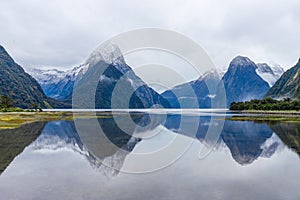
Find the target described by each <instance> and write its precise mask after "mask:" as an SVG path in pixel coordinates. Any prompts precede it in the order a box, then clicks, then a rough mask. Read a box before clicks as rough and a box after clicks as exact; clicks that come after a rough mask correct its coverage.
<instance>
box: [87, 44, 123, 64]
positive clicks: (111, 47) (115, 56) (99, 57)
mask: <svg viewBox="0 0 300 200" xmlns="http://www.w3.org/2000/svg"><path fill="white" fill-rule="evenodd" d="M100 61H104V62H105V63H107V64H114V65H126V64H125V60H124V57H123V55H122V52H121V50H120V49H119V47H118V46H117V45H116V44H115V43H113V42H111V41H108V42H106V43H104V44H102V45H100V46H99V47H97V48H96V50H94V51H93V52H92V53H91V54H90V56H89V57H88V59H87V60H86V62H85V63H86V64H90V65H94V64H96V63H98V62H100Z"/></svg>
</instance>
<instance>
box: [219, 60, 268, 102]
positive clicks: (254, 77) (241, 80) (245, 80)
mask: <svg viewBox="0 0 300 200" xmlns="http://www.w3.org/2000/svg"><path fill="white" fill-rule="evenodd" d="M257 68H258V67H257V65H256V64H255V63H254V62H252V61H251V60H250V59H249V58H247V57H242V56H237V57H236V58H234V59H233V60H232V61H231V63H230V65H229V68H228V71H227V72H226V73H225V75H224V76H223V78H222V81H223V84H224V87H225V91H226V96H227V105H228V106H229V105H230V103H232V102H234V101H235V102H239V101H248V100H251V99H261V98H263V97H264V96H265V94H266V93H267V92H268V90H269V89H270V86H269V84H268V83H267V82H266V81H265V80H263V79H262V78H261V77H260V76H259V75H258V74H257V73H256V70H257Z"/></svg>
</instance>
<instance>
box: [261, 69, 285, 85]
mask: <svg viewBox="0 0 300 200" xmlns="http://www.w3.org/2000/svg"><path fill="white" fill-rule="evenodd" d="M256 65H257V69H256V73H257V74H258V75H259V76H260V77H261V78H262V79H264V80H265V81H266V82H267V83H268V84H269V86H270V87H272V86H273V85H274V84H275V82H276V81H277V80H278V79H279V78H280V76H281V75H282V74H283V72H284V70H283V68H281V67H280V66H279V65H277V64H274V65H268V64H266V63H258V64H256Z"/></svg>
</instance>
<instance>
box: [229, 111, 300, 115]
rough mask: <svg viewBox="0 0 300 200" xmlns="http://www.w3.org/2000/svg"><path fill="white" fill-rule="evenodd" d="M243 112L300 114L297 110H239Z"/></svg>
mask: <svg viewBox="0 0 300 200" xmlns="http://www.w3.org/2000/svg"><path fill="white" fill-rule="evenodd" d="M231 111H237V110H231ZM237 112H240V113H241V114H264V115H271V116H272V115H279V116H281V115H289V116H291V115H294V116H300V111H295V110H240V111H237Z"/></svg>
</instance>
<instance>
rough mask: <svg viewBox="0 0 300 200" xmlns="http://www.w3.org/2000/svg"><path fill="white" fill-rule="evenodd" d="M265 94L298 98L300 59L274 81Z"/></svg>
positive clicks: (299, 91) (274, 96)
mask: <svg viewBox="0 0 300 200" xmlns="http://www.w3.org/2000/svg"><path fill="white" fill-rule="evenodd" d="M266 96H269V97H273V98H284V97H290V98H300V59H299V61H298V63H297V64H296V65H295V66H294V67H292V68H291V69H289V70H287V71H286V72H285V73H284V74H283V75H282V76H281V77H280V79H279V80H278V81H276V83H275V84H274V85H273V87H272V88H271V89H270V90H269V91H268V93H267V94H266Z"/></svg>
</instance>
